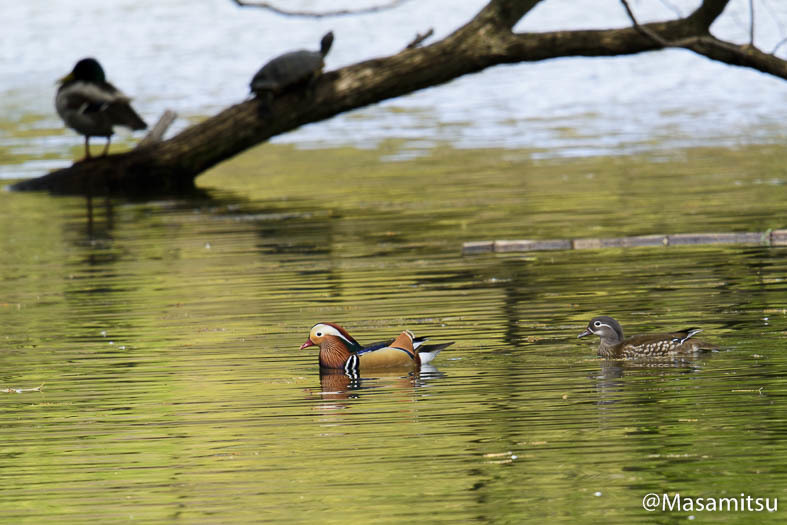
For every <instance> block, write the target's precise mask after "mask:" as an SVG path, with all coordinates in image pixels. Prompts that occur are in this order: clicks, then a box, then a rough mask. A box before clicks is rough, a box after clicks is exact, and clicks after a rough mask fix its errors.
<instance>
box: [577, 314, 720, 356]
mask: <svg viewBox="0 0 787 525" xmlns="http://www.w3.org/2000/svg"><path fill="white" fill-rule="evenodd" d="M700 332H702V330H700V329H698V328H688V329H686V330H681V331H679V332H670V333H667V334H643V335H632V336H630V337H627V338H625V339H624V338H623V328H622V327H621V326H620V323H618V322H617V321H616V320H614V319H613V318H611V317H609V316H606V315H602V316H599V317H594V318H593V319H591V320H590V322H589V323H588V326H587V328H585V331H584V332H582V333H581V334H579V335H578V336H577V337H578V338H579V337H585V336H586V335H591V334H593V335H597V336H599V337H600V338H601V344H600V345H599V347H598V355H600V356H601V357H606V358H608V359H624V358H630V357H667V356H675V355H687V354H694V353H697V352H700V351H702V350H713V349H714V348H715V347H714V346H713V345H710V344H708V343H705V342H703V341H700V340H698V339H693V337H694V336H695V335H696V334H698V333H700Z"/></svg>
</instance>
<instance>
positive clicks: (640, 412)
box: [0, 144, 787, 523]
mask: <svg viewBox="0 0 787 525" xmlns="http://www.w3.org/2000/svg"><path fill="white" fill-rule="evenodd" d="M394 146H395V145H391V144H389V145H384V146H383V147H382V149H381V150H379V151H375V150H368V151H358V150H351V149H346V150H345V149H336V150H326V151H299V150H296V149H293V148H290V147H287V146H271V145H267V146H265V147H264V148H260V149H258V150H255V151H253V152H250V153H249V154H247V155H244V156H242V157H240V158H238V159H236V160H234V161H233V162H231V163H229V164H227V165H226V166H223V167H221V168H220V169H217V170H215V171H213V172H212V173H209V174H206V175H205V176H204V177H202V178H200V179H199V180H198V182H199V184H200V186H201V187H202V188H203V189H204V190H205V193H206V197H205V198H204V199H203V200H190V201H175V200H162V201H155V202H146V203H129V202H123V201H120V200H112V201H106V200H103V199H101V198H98V197H97V198H95V199H94V200H93V202H92V203H91V206H92V218H91V220H90V221H88V218H87V212H86V210H87V203H86V201H85V199H82V198H77V197H69V198H56V197H51V196H48V195H42V194H11V193H7V192H4V193H1V194H0V228H2V231H0V326H2V336H1V338H0V342H2V346H1V347H0V362H2V371H3V374H2V380H3V385H2V386H3V387H6V386H11V387H17V388H22V387H33V386H37V385H39V384H42V383H43V384H44V388H43V391H42V392H40V393H38V392H32V393H24V394H18V395H17V394H2V398H0V400H1V401H2V405H1V406H2V411H1V412H0V427H1V428H2V436H3V439H2V447H1V452H0V467H2V472H3V478H4V488H3V491H2V492H0V516H2V517H3V518H4V521H11V520H13V521H15V522H23V523H38V522H40V521H42V520H43V519H47V518H51V517H57V518H60V519H61V520H65V521H67V522H86V521H95V520H99V521H101V522H115V521H141V522H163V521H174V520H181V521H185V522H204V523H219V522H221V523H232V522H236V523H249V522H256V521H288V522H300V523H306V522H310V523H313V522H319V523H348V522H349V523H355V522H360V521H364V522H370V523H401V522H404V521H412V520H419V521H422V522H425V523H442V522H445V523H458V522H470V521H476V522H490V523H521V522H528V521H537V520H543V519H544V518H547V519H549V520H550V521H555V522H565V523H574V522H586V523H599V522H602V521H603V522H606V523H632V522H640V521H641V522H644V521H653V520H654V519H655V521H659V522H661V521H663V522H672V521H673V520H678V519H685V518H686V517H687V516H689V515H691V514H692V513H690V512H677V513H669V514H664V513H648V512H646V511H644V510H643V509H642V508H641V499H642V497H643V496H644V495H645V494H647V493H649V492H656V493H661V492H670V493H675V492H680V493H682V494H685V495H688V496H693V497H724V496H731V497H738V496H739V494H740V493H742V492H744V493H746V494H748V495H751V496H753V497H770V498H778V497H783V496H784V493H785V488H787V484H785V478H787V474H786V473H787V459H785V458H787V450H786V449H787V446H786V445H785V436H786V435H787V423H786V422H787V410H785V394H786V393H787V389H786V388H785V386H786V384H787V380H785V377H787V358H786V357H785V355H784V347H785V340H786V339H787V322H786V321H785V316H786V312H787V284H786V283H787V281H785V277H786V276H787V262H785V255H787V248H784V247H745V246H711V247H688V246H687V247H669V248H639V249H630V250H597V251H581V252H580V251H577V252H549V253H537V254H511V255H484V256H473V257H462V256H461V254H460V253H461V252H460V250H461V243H462V242H464V241H469V240H482V239H501V238H534V239H539V238H573V237H590V236H600V237H604V236H608V237H613V236H621V235H637V234H650V233H682V232H695V231H757V230H765V229H767V228H780V227H781V228H783V227H785V226H786V225H785V224H784V223H783V222H780V221H783V220H784V217H785V214H784V211H785V210H784V203H785V196H787V192H785V180H787V173H786V171H787V169H786V168H785V166H787V162H785V161H787V159H785V155H784V152H783V151H781V150H779V149H778V148H775V147H774V148H770V147H758V148H747V149H742V150H737V151H734V150H707V149H706V150H691V151H683V152H677V153H675V155H674V156H673V157H671V158H663V157H662V158H652V157H645V156H643V157H625V158H597V159H576V160H560V161H540V162H534V161H532V160H529V156H528V153H527V152H516V151H497V150H484V151H470V150H453V149H450V148H444V149H437V150H435V151H434V152H432V153H431V154H428V155H426V156H424V157H422V158H418V159H415V160H407V161H401V162H381V161H379V159H380V158H381V157H386V156H389V154H390V151H388V150H387V149H386V148H394ZM599 314H609V315H614V316H615V317H616V318H618V319H619V320H620V321H621V322H622V323H623V324H624V326H625V327H626V329H627V330H628V331H629V332H631V333H634V332H639V331H660V330H668V329H670V328H682V327H684V326H700V327H702V328H704V329H705V331H706V334H707V336H708V338H709V339H711V340H714V341H715V342H717V343H718V344H719V345H720V347H721V348H722V351H720V352H718V353H715V354H711V355H706V356H702V357H700V358H698V359H696V360H693V361H691V362H684V363H678V364H664V363H662V364H653V363H636V362H604V361H600V360H598V359H596V358H595V357H594V354H595V346H594V345H593V344H592V343H587V342H585V341H577V340H576V338H575V337H576V335H577V334H578V333H579V331H580V330H581V329H582V328H583V327H584V325H585V323H586V322H587V320H588V319H589V318H590V317H592V316H594V315H599ZM318 321H337V322H340V323H342V324H343V325H344V326H346V327H347V328H348V330H349V331H350V332H351V333H352V334H353V335H356V336H357V337H358V338H359V339H361V340H377V339H380V338H382V337H388V336H392V335H394V334H396V333H398V331H400V330H401V329H402V328H410V329H412V330H414V331H415V332H416V333H418V334H428V335H431V336H433V338H434V339H436V340H437V339H439V340H454V341H456V344H455V345H454V346H453V347H451V348H449V349H447V350H446V351H444V352H443V353H442V354H441V355H440V357H439V358H438V360H437V361H436V366H437V368H436V369H435V370H423V371H421V373H420V374H417V375H413V376H409V377H401V376H398V375H385V374H369V375H364V377H362V379H361V380H359V381H350V380H349V379H348V378H346V377H345V376H323V377H321V376H320V374H319V371H318V368H317V358H316V355H315V354H314V353H313V352H308V351H303V352H299V351H298V346H299V345H300V343H302V342H303V340H304V338H305V337H306V335H307V333H308V329H309V327H310V326H311V325H312V324H314V323H315V322H318ZM703 335H705V334H703ZM785 504H787V499H785ZM781 512H782V511H779V512H777V513H776V514H770V515H766V514H762V513H755V514H751V513H738V514H735V513H713V514H709V513H698V514H697V517H698V518H701V519H704V520H706V521H714V522H715V521H724V522H736V523H737V522H752V523H760V522H763V521H772V522H779V521H783V520H782V519H780V516H781V514H780V513H781Z"/></svg>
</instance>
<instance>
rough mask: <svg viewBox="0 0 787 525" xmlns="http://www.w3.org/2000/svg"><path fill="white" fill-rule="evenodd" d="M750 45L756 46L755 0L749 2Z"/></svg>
mask: <svg viewBox="0 0 787 525" xmlns="http://www.w3.org/2000/svg"><path fill="white" fill-rule="evenodd" d="M749 45H750V46H753V45H754V0H749Z"/></svg>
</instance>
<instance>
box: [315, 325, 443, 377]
mask: <svg viewBox="0 0 787 525" xmlns="http://www.w3.org/2000/svg"><path fill="white" fill-rule="evenodd" d="M426 341H427V338H426V337H415V336H414V335H413V333H412V332H411V331H409V330H405V331H404V332H402V333H401V334H399V336H398V337H396V338H394V339H389V340H387V341H380V342H377V343H374V344H371V345H367V346H362V345H361V344H360V343H358V341H356V340H355V339H354V338H353V337H352V336H351V335H350V334H349V333H348V332H347V330H345V329H344V328H342V327H341V326H339V325H338V324H335V323H317V324H316V325H314V326H313V327H312V329H311V330H310V331H309V338H308V339H307V340H306V342H305V343H303V344H302V345H301V350H303V349H305V348H308V347H310V346H318V347H319V348H320V367H321V368H330V369H342V370H344V371H345V372H346V373H348V374H357V373H358V372H359V371H360V370H361V369H363V370H375V369H377V370H379V369H390V368H410V369H413V368H417V367H419V366H420V365H422V364H426V363H429V362H430V361H432V360H433V359H434V358H435V357H437V354H439V353H440V351H441V350H443V349H444V348H446V347H448V346H450V345H452V344H454V343H453V341H452V342H450V343H441V344H435V345H425V344H424V343H425V342H426Z"/></svg>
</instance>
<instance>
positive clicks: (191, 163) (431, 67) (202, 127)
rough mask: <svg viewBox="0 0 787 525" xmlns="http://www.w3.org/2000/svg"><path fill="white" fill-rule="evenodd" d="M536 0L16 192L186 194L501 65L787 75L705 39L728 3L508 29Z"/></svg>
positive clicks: (490, 11)
mask: <svg viewBox="0 0 787 525" xmlns="http://www.w3.org/2000/svg"><path fill="white" fill-rule="evenodd" d="M539 1H540V0H491V1H490V2H489V3H488V4H487V5H486V6H485V7H484V8H483V9H482V10H481V11H480V12H479V13H478V14H477V15H476V16H475V17H474V18H473V19H472V20H471V21H470V22H468V23H467V24H466V25H464V26H463V27H461V28H459V29H458V30H456V31H455V32H454V33H452V34H451V35H449V36H447V37H446V38H444V39H443V40H440V41H438V42H436V43H434V44H431V45H428V46H423V47H413V48H407V49H404V50H403V51H401V52H400V53H398V54H396V55H393V56H389V57H385V58H379V59H373V60H367V61H365V62H361V63H358V64H354V65H351V66H347V67H345V68H342V69H339V70H336V71H332V72H329V73H325V74H323V75H321V76H320V77H319V78H318V79H317V80H316V81H315V82H314V83H312V85H310V86H307V87H304V88H302V89H298V90H295V91H290V92H286V93H283V94H281V95H280V96H277V97H276V98H275V99H274V100H273V102H272V103H271V104H270V105H269V106H266V107H265V108H261V107H260V101H259V100H258V99H255V98H251V99H248V100H245V101H243V102H241V103H239V104H236V105H234V106H231V107H229V108H227V109H225V110H223V111H222V112H220V113H219V114H218V115H215V116H213V117H211V118H208V119H206V120H204V121H202V122H200V123H198V124H196V125H194V126H191V127H189V128H187V129H185V130H184V131H182V132H181V133H179V134H178V135H176V136H175V137H172V138H170V139H168V140H164V141H161V142H156V143H153V144H149V145H143V146H142V147H138V148H136V149H134V150H132V151H129V152H126V153H121V154H116V155H109V156H106V157H99V158H93V159H89V160H86V161H83V162H77V163H75V164H74V165H73V166H71V167H68V168H64V169H61V170H58V171H55V172H52V173H50V174H48V175H45V176H43V177H39V178H36V179H31V180H26V181H22V182H19V183H17V184H15V185H13V186H12V189H16V190H48V191H52V192H56V193H79V194H84V193H99V192H109V193H125V194H140V193H143V194H157V193H181V192H187V191H190V190H191V189H193V188H194V179H195V178H196V177H197V176H198V175H199V174H200V173H202V172H204V171H206V170H207V169H209V168H211V167H213V166H215V165H216V164H218V163H220V162H223V161H225V160H228V159H230V158H232V157H233V156H235V155H237V154H239V153H241V152H243V151H245V150H246V149H248V148H250V147H252V146H255V145H257V144H260V143H262V142H264V141H266V140H268V139H269V138H270V137H273V136H275V135H279V134H281V133H284V132H287V131H290V130H293V129H296V128H298V127H300V126H302V125H304V124H307V123H310V122H318V121H321V120H324V119H328V118H331V117H333V116H335V115H338V114H340V113H343V112H346V111H350V110H353V109H356V108H360V107H363V106H368V105H370V104H375V103H377V102H380V101H382V100H385V99H389V98H394V97H398V96H400V95H404V94H407V93H412V92H414V91H417V90H420V89H424V88H427V87H431V86H436V85H439V84H442V83H445V82H448V81H450V80H452V79H454V78H457V77H460V76H462V75H466V74H470V73H475V72H478V71H481V70H483V69H485V68H488V67H491V66H494V65H498V64H506V63H508V64H510V63H517V62H524V61H539V60H546V59H550V58H557V57H564V56H614V55H623V54H633V53H640V52H643V51H650V50H654V49H659V48H663V47H665V46H664V42H677V44H674V45H682V46H683V47H686V48H688V49H692V50H693V51H695V52H697V53H701V54H705V55H707V56H711V57H712V58H715V59H717V60H722V61H726V62H729V63H736V64H742V65H747V66H748V67H753V68H756V69H760V70H763V71H767V72H769V73H771V74H774V75H778V76H781V77H782V78H787V62H785V61H780V60H779V59H775V57H772V55H768V56H767V57H762V56H759V55H756V54H753V53H752V52H751V49H749V48H748V47H747V48H746V53H741V52H736V51H735V50H736V49H738V51H740V49H741V46H734V45H732V44H726V43H725V44H724V52H723V53H721V52H719V51H718V50H717V49H716V48H714V47H713V46H712V45H711V43H709V39H710V37H709V36H707V35H708V34H709V33H708V28H709V26H710V24H711V23H712V22H713V21H714V20H715V19H716V18H717V17H718V16H719V15H720V14H721V12H722V11H723V10H724V7H725V6H726V4H727V2H728V1H729V0H704V2H703V3H702V5H701V6H700V7H699V8H697V9H696V10H695V11H694V12H693V13H692V14H691V15H689V16H687V17H685V18H681V19H678V20H672V21H667V22H657V23H650V24H643V25H641V26H640V25H637V26H632V27H627V28H622V29H609V30H586V31H582V30H578V31H554V32H546V33H514V32H512V28H513V26H514V24H516V23H517V21H519V19H520V18H522V16H524V15H525V14H526V13H527V12H528V11H530V10H531V9H532V8H533V7H534V6H535V5H536V4H538V3H539ZM649 35H658V39H654V38H653V37H652V36H649ZM714 53H715V54H717V55H720V56H713V55H714ZM774 60H775V61H776V63H775V62H774Z"/></svg>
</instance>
